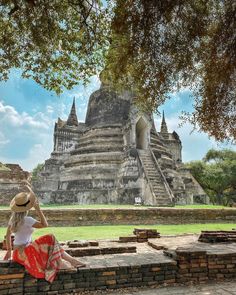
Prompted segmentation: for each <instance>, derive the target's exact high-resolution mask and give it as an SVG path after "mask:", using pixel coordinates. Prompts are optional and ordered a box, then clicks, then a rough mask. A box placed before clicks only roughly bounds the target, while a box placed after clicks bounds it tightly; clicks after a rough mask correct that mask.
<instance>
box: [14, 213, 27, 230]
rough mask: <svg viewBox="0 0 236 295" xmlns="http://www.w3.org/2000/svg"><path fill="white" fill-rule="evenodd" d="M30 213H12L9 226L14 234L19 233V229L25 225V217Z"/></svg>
mask: <svg viewBox="0 0 236 295" xmlns="http://www.w3.org/2000/svg"><path fill="white" fill-rule="evenodd" d="M27 214H28V211H25V212H12V214H11V217H10V220H9V225H10V226H11V231H12V232H13V233H15V232H17V231H18V229H19V227H20V226H21V225H22V224H23V223H24V217H25V216H27Z"/></svg>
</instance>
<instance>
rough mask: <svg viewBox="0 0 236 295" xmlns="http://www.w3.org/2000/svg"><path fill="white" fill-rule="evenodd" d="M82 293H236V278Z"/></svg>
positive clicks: (226, 294) (131, 294) (216, 294)
mask: <svg viewBox="0 0 236 295" xmlns="http://www.w3.org/2000/svg"><path fill="white" fill-rule="evenodd" d="M83 294H90V295H93V294H102V295H120V294H124V295H234V294H236V280H235V281H228V282H225V281H224V282H214V283H208V284H202V285H198V286H175V287H161V288H149V289H147V288H132V289H122V290H117V291H116V290H110V291H104V290H103V291H100V292H98V291H96V292H86V293H83Z"/></svg>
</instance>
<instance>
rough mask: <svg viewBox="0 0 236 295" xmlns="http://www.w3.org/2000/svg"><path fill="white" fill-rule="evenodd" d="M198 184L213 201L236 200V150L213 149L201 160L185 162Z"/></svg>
mask: <svg viewBox="0 0 236 295" xmlns="http://www.w3.org/2000/svg"><path fill="white" fill-rule="evenodd" d="M186 165H187V167H188V168H189V169H190V171H191V173H192V174H193V176H194V177H195V178H196V179H197V181H198V182H199V183H200V185H201V186H202V187H203V188H204V189H205V190H206V192H208V193H209V195H210V197H211V200H212V201H213V203H215V202H216V203H218V204H222V203H228V202H229V201H230V200H231V199H232V200H234V201H236V152H234V151H231V150H221V151H219V150H214V149H211V150H209V151H208V152H207V154H206V156H205V157H204V159H203V161H193V162H190V163H188V164H186Z"/></svg>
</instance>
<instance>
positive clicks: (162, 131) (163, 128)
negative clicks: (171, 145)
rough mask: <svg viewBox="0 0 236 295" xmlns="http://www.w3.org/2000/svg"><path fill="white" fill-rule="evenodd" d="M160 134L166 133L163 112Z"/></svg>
mask: <svg viewBox="0 0 236 295" xmlns="http://www.w3.org/2000/svg"><path fill="white" fill-rule="evenodd" d="M161 133H168V129H167V125H166V120H165V113H164V111H163V114H162V122H161Z"/></svg>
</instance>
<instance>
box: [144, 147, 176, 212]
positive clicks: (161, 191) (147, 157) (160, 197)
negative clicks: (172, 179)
mask: <svg viewBox="0 0 236 295" xmlns="http://www.w3.org/2000/svg"><path fill="white" fill-rule="evenodd" d="M138 153H139V158H140V161H141V163H142V166H143V169H144V173H145V175H146V177H147V179H148V182H149V185H150V187H151V189H152V192H153V195H154V203H156V204H155V205H157V206H171V205H172V194H171V191H170V188H169V187H168V184H167V182H166V181H165V182H166V184H165V183H164V181H163V175H162V174H161V171H160V169H158V167H157V165H156V163H155V161H154V159H153V157H152V155H151V151H150V150H149V149H147V150H138Z"/></svg>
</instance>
